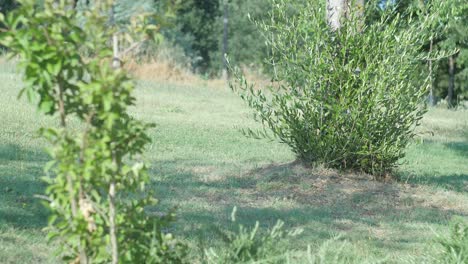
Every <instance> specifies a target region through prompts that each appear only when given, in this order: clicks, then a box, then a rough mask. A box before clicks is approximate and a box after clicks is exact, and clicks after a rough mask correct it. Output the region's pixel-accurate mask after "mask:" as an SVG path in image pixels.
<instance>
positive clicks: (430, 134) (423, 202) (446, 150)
mask: <svg viewBox="0 0 468 264" xmlns="http://www.w3.org/2000/svg"><path fill="white" fill-rule="evenodd" d="M20 83H21V78H20V76H19V75H17V74H16V73H15V72H14V70H13V67H12V65H10V64H8V63H3V64H0V106H1V107H0V124H1V125H0V263H52V262H54V259H53V257H52V254H53V251H54V245H53V244H52V245H48V244H47V243H46V239H45V236H46V233H44V232H43V231H42V229H43V228H44V227H45V226H46V225H47V211H46V210H45V209H44V208H43V206H42V205H41V204H40V202H39V201H38V200H37V199H35V198H34V197H33V195H34V194H41V193H43V192H44V188H45V185H44V184H43V183H42V182H41V180H40V177H41V176H42V175H43V171H42V167H43V165H44V164H45V163H46V162H47V160H48V157H47V155H46V154H45V152H44V150H43V149H44V147H45V146H46V144H45V143H44V141H43V140H41V139H40V138H38V137H37V136H36V131H37V129H38V128H39V127H41V126H44V125H55V124H56V121H54V120H53V119H50V118H44V117H43V116H42V115H41V114H39V113H37V112H36V111H35V110H34V107H33V106H31V105H29V104H28V103H26V102H25V100H24V99H23V100H20V101H18V100H16V96H17V93H18V91H19V89H20V86H21V85H20ZM208 87H210V88H208ZM136 95H137V98H138V106H137V107H135V108H133V109H132V112H133V114H134V115H135V116H136V117H137V118H140V119H143V120H145V121H148V122H153V123H156V124H157V127H156V128H155V129H154V130H152V131H151V132H150V134H151V137H152V138H153V143H152V144H151V145H150V146H149V147H148V150H147V152H146V155H145V160H146V161H147V162H148V163H149V164H150V166H151V169H150V174H151V177H152V183H151V185H150V187H151V188H154V189H155V190H156V191H157V192H156V193H157V197H158V198H159V199H160V202H161V203H160V206H159V207H157V208H150V210H151V211H157V212H160V211H165V210H167V209H169V208H172V207H174V206H177V207H178V209H177V211H178V219H177V221H176V223H175V224H174V226H173V228H172V231H173V232H175V233H176V234H178V235H179V236H181V237H184V238H185V239H186V240H187V242H188V243H190V244H191V245H192V246H193V248H196V246H197V245H200V244H204V245H206V246H216V245H218V244H219V242H220V240H221V239H220V238H219V236H218V235H217V232H215V229H216V228H218V227H221V228H228V229H232V228H234V226H235V225H237V224H238V223H241V224H243V225H246V226H253V225H254V224H255V221H257V220H258V221H259V222H260V224H261V226H262V227H264V228H268V227H272V226H273V225H274V224H275V223H276V221H277V220H278V219H281V220H283V221H284V222H285V223H286V227H287V228H288V229H294V228H302V229H303V230H304V232H303V233H302V234H301V235H300V236H299V237H297V238H296V239H293V240H292V241H291V243H290V245H291V247H292V248H294V249H297V250H303V251H305V250H306V249H307V245H311V248H312V251H314V250H317V248H318V245H321V244H322V243H324V242H325V241H327V240H329V239H330V238H331V237H334V236H336V235H337V234H339V235H340V240H346V241H349V244H348V245H349V246H350V247H352V249H351V250H352V251H353V252H354V253H353V254H357V255H360V256H363V257H364V258H368V259H385V260H386V262H388V263H401V261H402V259H406V258H408V256H412V258H418V257H422V256H424V255H426V254H428V252H429V251H431V252H429V253H433V252H432V249H433V247H432V242H433V240H434V237H435V236H436V234H444V233H446V232H447V230H448V225H447V224H448V222H449V221H450V219H451V218H452V217H453V216H462V217H467V216H468V132H467V131H468V111H466V110H460V111H449V110H444V109H433V110H431V111H430V112H429V113H428V114H427V116H426V118H425V120H424V124H423V127H421V128H419V129H418V131H419V135H420V136H419V137H418V138H417V140H415V142H414V144H412V145H411V146H410V147H409V148H408V155H407V158H405V159H404V160H402V161H401V162H402V165H401V167H400V168H399V170H398V171H397V172H396V175H397V177H399V178H400V181H390V182H376V181H374V180H373V179H372V177H369V176H366V175H360V174H350V173H340V172H336V171H332V170H326V169H307V168H304V167H302V166H300V165H299V164H297V163H295V162H294V160H295V157H294V155H293V153H291V152H290V151H289V149H288V148H287V146H285V145H281V144H279V143H277V142H274V141H269V140H255V139H249V138H246V137H244V136H243V135H242V134H241V133H240V132H239V128H247V127H249V128H256V127H258V124H256V123H254V122H253V121H252V120H251V119H250V118H249V113H250V111H249V109H248V108H247V107H246V106H245V105H244V104H243V102H242V101H240V99H239V98H237V97H236V96H235V95H233V94H232V92H230V91H229V90H228V89H227V88H225V87H219V88H213V87H211V86H208V85H207V86H206V87H203V85H200V86H197V87H194V86H192V85H181V84H179V85H171V84H162V83H155V82H150V81H140V82H139V84H138V88H137V90H136ZM234 206H237V212H238V213H237V217H236V218H237V221H238V223H236V224H233V223H231V221H230V216H231V211H232V209H233V207H234Z"/></svg>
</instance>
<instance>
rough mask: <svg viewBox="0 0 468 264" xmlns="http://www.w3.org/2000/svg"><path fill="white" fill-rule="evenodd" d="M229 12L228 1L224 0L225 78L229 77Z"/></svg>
mask: <svg viewBox="0 0 468 264" xmlns="http://www.w3.org/2000/svg"><path fill="white" fill-rule="evenodd" d="M228 17H229V14H228V3H227V1H224V18H223V26H224V32H223V79H225V80H227V79H228V65H227V59H226V55H227V53H228V22H229V18H228Z"/></svg>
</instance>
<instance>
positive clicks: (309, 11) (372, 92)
mask: <svg viewBox="0 0 468 264" xmlns="http://www.w3.org/2000/svg"><path fill="white" fill-rule="evenodd" d="M319 2H325V1H319ZM323 4H324V3H322V4H320V3H317V1H296V2H293V1H286V0H272V6H273V8H272V10H271V11H270V19H269V20H268V21H266V22H258V23H257V25H258V26H259V28H260V29H261V30H262V32H263V35H264V37H265V39H266V43H267V45H268V47H269V49H270V52H271V54H272V55H271V57H270V59H269V63H270V64H272V66H273V68H274V76H273V84H272V85H271V86H269V87H266V88H267V89H256V88H254V85H252V84H250V83H249V82H248V81H247V80H246V79H245V78H244V76H243V75H242V74H240V72H239V70H237V69H233V70H232V71H233V73H234V76H235V77H236V78H235V79H236V81H235V82H234V83H232V84H231V87H232V89H233V90H234V91H236V92H237V93H238V94H239V95H240V96H241V98H242V99H243V100H244V101H246V102H247V103H248V105H249V106H250V107H251V108H253V110H254V118H255V120H257V121H259V122H261V123H262V125H263V127H264V130H262V131H252V130H247V131H245V132H246V133H247V134H248V135H251V136H254V137H265V136H269V134H270V132H272V133H273V135H274V136H275V137H277V138H278V139H279V140H280V141H281V142H282V143H285V144H287V145H289V147H290V148H291V149H292V151H293V152H294V153H295V154H296V155H297V157H298V159H300V160H301V161H303V162H305V163H306V164H310V165H315V164H323V165H326V166H328V167H331V168H339V169H352V170H359V171H364V172H368V173H372V174H376V175H383V174H385V173H388V172H390V171H391V170H392V168H394V167H395V165H396V164H397V162H398V160H399V159H401V158H402V157H404V154H405V148H406V146H407V145H408V144H409V143H410V141H411V139H412V138H413V136H414V135H415V133H414V129H415V127H416V126H417V125H419V123H420V120H421V118H422V117H423V114H424V113H425V112H426V107H425V104H424V98H425V94H426V90H427V82H422V83H417V82H416V80H420V79H423V80H424V79H427V78H425V77H424V76H422V75H423V72H420V71H419V70H420V68H419V67H418V65H420V63H421V61H422V60H423V59H425V57H423V54H422V53H421V50H422V49H421V48H422V46H423V45H424V43H426V42H425V40H426V39H427V36H426V34H425V33H424V32H425V31H424V29H425V27H426V25H427V24H428V23H427V22H428V21H429V20H431V19H432V16H427V17H421V18H420V20H418V21H416V20H415V19H413V20H412V19H411V18H410V19H409V20H408V21H404V19H402V18H401V17H400V15H399V14H391V12H388V14H387V15H384V16H382V19H381V20H380V21H377V22H374V23H372V24H370V25H364V23H363V22H362V21H364V18H362V17H360V16H352V15H351V16H350V17H349V18H348V19H346V20H343V23H342V27H341V28H339V29H338V30H336V31H333V30H332V29H331V28H330V27H329V25H328V23H327V20H326V10H325V7H324V5H323ZM351 14H353V13H352V12H351Z"/></svg>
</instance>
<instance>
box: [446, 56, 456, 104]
mask: <svg viewBox="0 0 468 264" xmlns="http://www.w3.org/2000/svg"><path fill="white" fill-rule="evenodd" d="M454 90H455V57H454V55H452V56H450V57H449V85H448V91H447V92H448V93H447V104H448V106H449V107H452V106H453V94H454Z"/></svg>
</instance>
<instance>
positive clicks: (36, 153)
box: [0, 144, 48, 228]
mask: <svg viewBox="0 0 468 264" xmlns="http://www.w3.org/2000/svg"><path fill="white" fill-rule="evenodd" d="M47 160H48V158H47V155H46V154H45V153H44V152H42V151H40V150H27V149H24V148H21V147H20V146H17V145H14V144H8V145H3V146H0V227H1V226H7V227H8V226H9V227H15V228H40V227H44V226H45V225H46V224H47V210H46V209H45V208H44V206H43V205H42V204H41V203H40V201H39V200H38V199H36V198H34V195H35V194H42V193H43V192H44V189H45V184H44V183H43V182H42V181H41V180H40V177H41V176H43V169H42V167H43V165H44V164H45V162H46V161H47Z"/></svg>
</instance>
